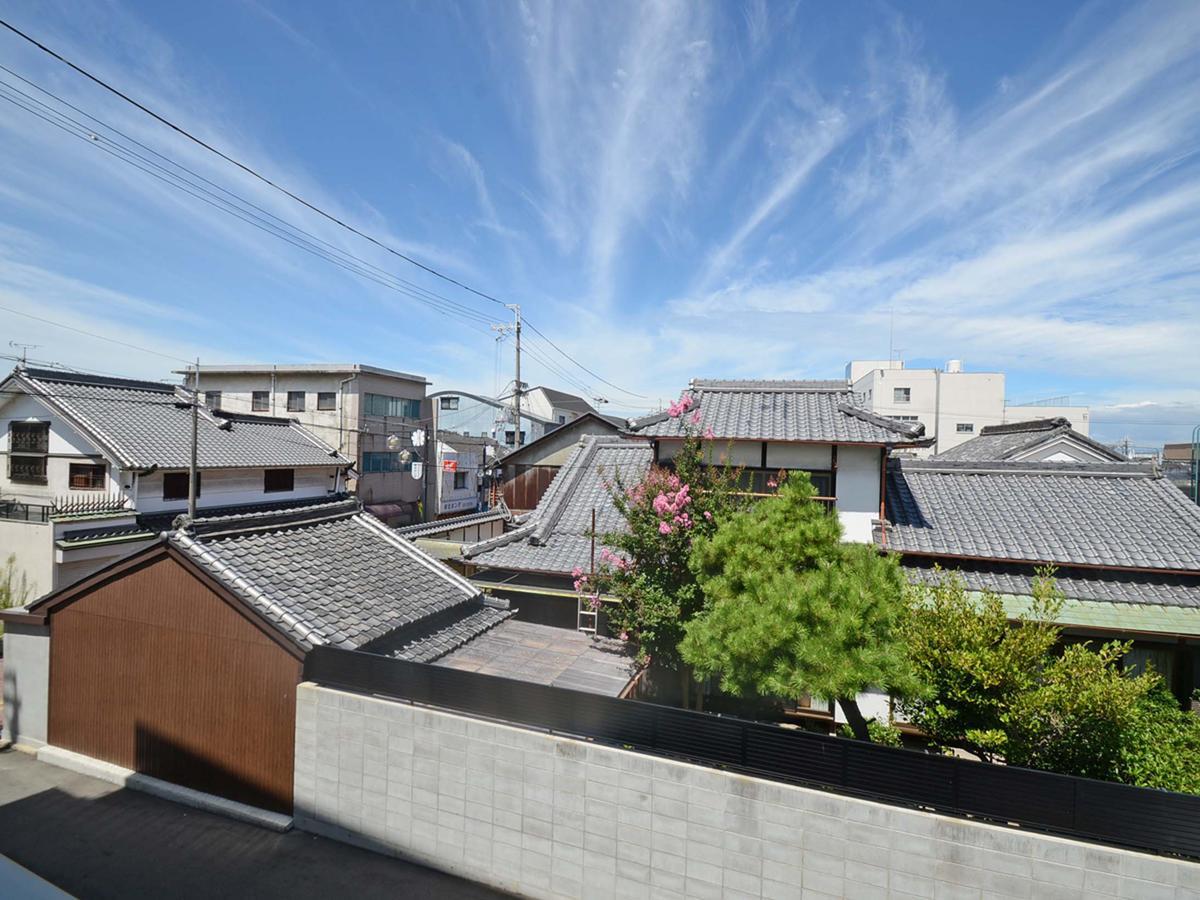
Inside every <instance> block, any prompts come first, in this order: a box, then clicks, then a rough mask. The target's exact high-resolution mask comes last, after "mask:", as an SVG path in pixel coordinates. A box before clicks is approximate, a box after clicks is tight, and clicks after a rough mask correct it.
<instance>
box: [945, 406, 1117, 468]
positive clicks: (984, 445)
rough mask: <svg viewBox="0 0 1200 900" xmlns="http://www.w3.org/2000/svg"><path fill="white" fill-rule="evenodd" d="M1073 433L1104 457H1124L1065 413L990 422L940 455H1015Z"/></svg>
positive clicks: (954, 457)
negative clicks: (1078, 428)
mask: <svg viewBox="0 0 1200 900" xmlns="http://www.w3.org/2000/svg"><path fill="white" fill-rule="evenodd" d="M1063 437H1069V438H1070V439H1071V440H1073V441H1077V442H1078V443H1080V444H1082V445H1084V446H1085V447H1087V448H1088V449H1089V450H1091V451H1092V452H1093V453H1094V454H1096V455H1097V456H1098V457H1100V459H1102V460H1111V461H1114V462H1115V461H1120V460H1123V459H1125V457H1124V456H1122V455H1121V454H1120V453H1117V452H1116V451H1115V450H1112V449H1111V448H1109V447H1105V446H1104V445H1103V444H1101V443H1099V442H1097V441H1093V440H1092V439H1091V438H1089V437H1088V436H1087V435H1084V434H1080V433H1079V432H1078V431H1075V430H1074V429H1073V428H1072V427H1071V423H1070V422H1069V421H1067V420H1066V419H1064V418H1062V417H1061V416H1060V417H1058V418H1055V419H1035V420H1033V421H1030V422H1012V423H1010V424H1007V425H986V426H984V428H983V429H982V430H981V431H980V432H979V436H978V437H975V438H972V439H971V440H969V441H964V442H963V443H961V444H959V445H958V446H957V447H951V448H950V449H949V450H946V451H943V452H942V453H939V454H938V455H937V458H938V459H948V460H989V459H993V460H994V459H1012V458H1014V457H1016V456H1020V455H1022V454H1025V453H1028V452H1030V451H1032V450H1035V449H1036V448H1037V447H1040V446H1042V445H1043V444H1047V443H1049V442H1051V441H1055V440H1058V439H1059V438H1063Z"/></svg>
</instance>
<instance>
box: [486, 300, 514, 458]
mask: <svg viewBox="0 0 1200 900" xmlns="http://www.w3.org/2000/svg"><path fill="white" fill-rule="evenodd" d="M504 308H505V309H509V310H512V313H513V316H514V322H513V324H512V325H493V326H492V331H498V332H500V333H501V334H502V335H503V334H506V333H508V332H509V331H511V332H513V333H514V334H515V335H516V347H517V370H516V381H514V382H513V410H514V412H515V417H516V422H515V424H514V427H513V444H514V446H516V447H518V448H519V447H520V446H521V306H520V304H518V303H506V304H504Z"/></svg>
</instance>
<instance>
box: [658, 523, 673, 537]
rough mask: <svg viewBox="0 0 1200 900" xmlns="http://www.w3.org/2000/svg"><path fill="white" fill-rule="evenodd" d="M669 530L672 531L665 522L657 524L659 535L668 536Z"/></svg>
mask: <svg viewBox="0 0 1200 900" xmlns="http://www.w3.org/2000/svg"><path fill="white" fill-rule="evenodd" d="M671 530H672V529H671V526H670V524H669V523H667V522H659V523H658V533H659V534H670V533H671Z"/></svg>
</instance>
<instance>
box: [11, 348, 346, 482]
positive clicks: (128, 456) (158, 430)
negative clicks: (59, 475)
mask: <svg viewBox="0 0 1200 900" xmlns="http://www.w3.org/2000/svg"><path fill="white" fill-rule="evenodd" d="M12 380H13V381H15V382H16V383H18V384H20V385H22V386H23V387H24V388H25V389H26V390H27V391H29V393H30V394H32V395H34V396H38V397H40V398H41V399H42V401H43V402H44V403H46V404H47V405H48V406H50V407H51V408H54V409H57V410H58V411H60V412H61V413H62V414H63V416H64V417H65V418H66V419H67V420H68V421H70V422H71V423H72V424H74V425H75V426H77V427H78V428H79V429H80V430H81V431H83V432H85V433H86V434H87V435H88V437H89V438H90V439H92V440H94V441H95V442H96V443H97V444H98V445H100V446H101V447H102V448H103V449H105V450H107V451H108V452H109V453H110V454H111V455H112V456H113V457H114V458H115V459H116V460H117V461H118V462H119V463H120V464H121V465H122V466H125V467H127V468H149V467H150V466H158V467H159V468H162V469H186V468H187V467H188V465H189V462H190V459H191V435H192V414H191V409H190V408H189V407H188V406H187V401H186V398H185V397H184V395H183V394H182V393H180V392H177V391H176V389H175V388H172V387H170V386H168V385H163V384H158V383H156V382H152V381H132V380H129V379H122V378H106V377H101V376H93V375H81V374H78V373H66V372H57V371H48V370H42V369H24V370H18V371H17V372H15V373H14V374H13V376H12ZM197 438H198V439H197V463H198V465H199V467H200V468H201V469H222V468H264V467H286V468H302V467H306V466H337V465H349V464H350V460H348V459H345V458H344V457H341V456H339V455H337V453H336V452H334V450H333V449H332V448H331V447H329V446H328V445H327V444H325V443H324V442H323V441H321V440H319V439H318V438H316V437H315V436H314V435H312V434H311V433H310V432H308V431H307V430H306V429H304V428H302V427H301V426H300V425H299V424H297V423H296V422H294V421H292V420H290V419H280V418H272V417H269V416H252V415H250V416H248V415H241V414H238V415H234V414H220V413H214V412H212V411H211V410H202V411H201V413H200V416H199V421H198V427H197Z"/></svg>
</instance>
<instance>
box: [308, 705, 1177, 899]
mask: <svg viewBox="0 0 1200 900" xmlns="http://www.w3.org/2000/svg"><path fill="white" fill-rule="evenodd" d="M295 773H296V775H295V824H296V827H297V828H301V829H304V830H307V831H312V832H315V833H318V834H322V835H326V836H328V837H331V838H334V839H337V840H342V841H347V842H350V843H353V844H358V845H360V846H364V847H368V848H370V849H372V850H377V851H381V852H384V853H390V854H393V855H396V856H400V857H402V858H405V859H411V860H415V861H417V862H420V863H423V864H425V865H429V866H432V867H434V868H437V869H441V870H443V871H447V872H452V873H454V874H458V875H462V876H465V877H467V878H470V879H473V880H475V881H479V882H482V883H484V884H487V885H490V886H492V887H494V888H498V889H500V890H503V891H508V892H511V893H513V894H516V895H520V896H525V897H535V898H609V897H636V898H654V900H683V898H685V897H686V898H743V897H745V898H777V900H782V898H791V897H795V898H802V897H812V898H825V897H828V898H834V897H852V898H860V897H862V898H867V897H896V898H901V897H903V898H908V897H963V898H976V900H979V898H983V897H1021V898H1030V897H1056V898H1068V900H1074V898H1084V897H1095V896H1100V895H1104V896H1113V897H1117V896H1119V897H1128V898H1134V897H1136V898H1148V897H1163V898H1172V900H1182V898H1184V897H1195V896H1197V892H1200V865H1197V864H1195V863H1189V862H1182V861H1180V860H1175V859H1167V858H1161V857H1154V856H1150V855H1148V854H1142V853H1133V852H1130V851H1126V850H1117V849H1113V848H1110V847H1103V846H1098V845H1095V844H1086V843H1082V842H1079V841H1073V840H1067V839H1064V838H1058V837H1051V836H1049V835H1043V834H1037V833H1033V832H1030V831H1027V830H1019V829H1013V828H1004V827H1002V826H998V825H988V824H984V823H982V822H978V821H972V820H968V819H956V818H952V817H949V816H939V815H936V814H934V813H929V812H923V811H920V810H915V809H906V808H903V807H899V806H888V805H885V804H882V803H875V802H871V801H867V800H858V799H853V798H850V797H843V796H839V795H837V794H832V793H826V792H823V791H817V790H810V789H806V788H801V787H794V786H792V785H786V784H780V783H776V782H771V781H766V780H762V779H757V778H750V777H747V776H744V775H738V774H734V773H731V772H726V771H721V770H719V769H710V768H705V767H703V766H695V765H689V764H687V763H683V762H677V761H674V760H669V759H662V758H656V757H653V756H646V755H643V754H639V753H634V752H631V751H628V750H622V749H617V748H614V747H606V746H603V745H600V744H595V743H590V742H585V741H578V740H573V739H571V738H566V737H559V736H557V735H551V734H545V733H542V732H537V731H532V730H524V729H518V728H512V727H508V726H505V725H501V724H497V723H494V722H488V721H483V720H477V719H472V718H469V717H466V716H461V715H456V714H453V713H448V712H443V711H441V710H433V709H422V708H419V707H415V706H412V705H409V704H407V703H400V702H396V701H390V700H383V699H380V698H376V697H367V696H362V695H357V694H349V693H344V692H340V691H335V690H331V689H328V688H322V687H318V686H316V685H312V684H301V685H300V686H299V688H298V689H297V691H296V764H295Z"/></svg>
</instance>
